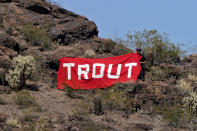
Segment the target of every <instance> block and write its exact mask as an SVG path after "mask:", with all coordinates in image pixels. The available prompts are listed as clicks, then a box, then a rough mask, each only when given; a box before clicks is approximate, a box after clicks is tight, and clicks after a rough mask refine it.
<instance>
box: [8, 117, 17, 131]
mask: <svg viewBox="0 0 197 131" xmlns="http://www.w3.org/2000/svg"><path fill="white" fill-rule="evenodd" d="M6 124H7V125H9V126H11V127H14V128H16V127H20V124H19V120H18V119H17V118H14V117H9V118H8V119H7V120H6Z"/></svg>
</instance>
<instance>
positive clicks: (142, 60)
mask: <svg viewBox="0 0 197 131" xmlns="http://www.w3.org/2000/svg"><path fill="white" fill-rule="evenodd" d="M139 55H140V56H142V58H141V59H140V62H144V61H146V58H145V57H144V55H143V54H141V53H139Z"/></svg>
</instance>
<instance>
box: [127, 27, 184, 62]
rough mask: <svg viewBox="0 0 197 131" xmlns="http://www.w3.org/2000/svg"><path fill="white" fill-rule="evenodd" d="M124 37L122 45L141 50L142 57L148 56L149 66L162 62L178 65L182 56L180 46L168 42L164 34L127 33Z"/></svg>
mask: <svg viewBox="0 0 197 131" xmlns="http://www.w3.org/2000/svg"><path fill="white" fill-rule="evenodd" d="M126 37H127V39H126V40H125V41H124V44H126V45H127V47H128V48H131V49H134V50H135V49H136V48H142V50H143V53H144V55H145V56H146V57H147V56H149V58H150V60H149V62H150V63H151V65H152V64H160V63H162V62H167V63H168V62H175V63H178V62H179V61H180V58H181V56H182V55H183V54H184V51H183V50H181V48H180V44H176V45H175V44H174V43H173V42H171V41H170V40H169V38H168V35H167V34H166V33H162V34H161V33H159V32H158V31H157V30H144V31H134V33H131V32H129V33H127V36H126ZM150 56H151V57H150Z"/></svg>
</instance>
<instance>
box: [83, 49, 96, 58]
mask: <svg viewBox="0 0 197 131" xmlns="http://www.w3.org/2000/svg"><path fill="white" fill-rule="evenodd" d="M95 56H96V53H95V51H94V50H92V49H87V50H86V51H85V57H87V58H94V57H95Z"/></svg>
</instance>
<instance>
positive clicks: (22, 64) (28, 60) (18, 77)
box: [6, 55, 36, 89]
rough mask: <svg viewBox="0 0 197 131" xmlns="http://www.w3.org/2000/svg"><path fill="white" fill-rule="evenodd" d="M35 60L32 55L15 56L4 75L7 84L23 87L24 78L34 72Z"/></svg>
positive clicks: (28, 77)
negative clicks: (6, 73) (7, 72)
mask: <svg viewBox="0 0 197 131" xmlns="http://www.w3.org/2000/svg"><path fill="white" fill-rule="evenodd" d="M35 70H36V68H35V60H34V57H33V56H20V55H19V56H17V57H15V58H14V59H13V62H12V68H11V69H10V70H9V74H8V75H7V76H6V80H7V81H8V83H9V85H10V86H11V87H13V88H15V89H20V88H25V87H26V80H27V79H30V78H31V77H32V75H33V73H34V72H35Z"/></svg>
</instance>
